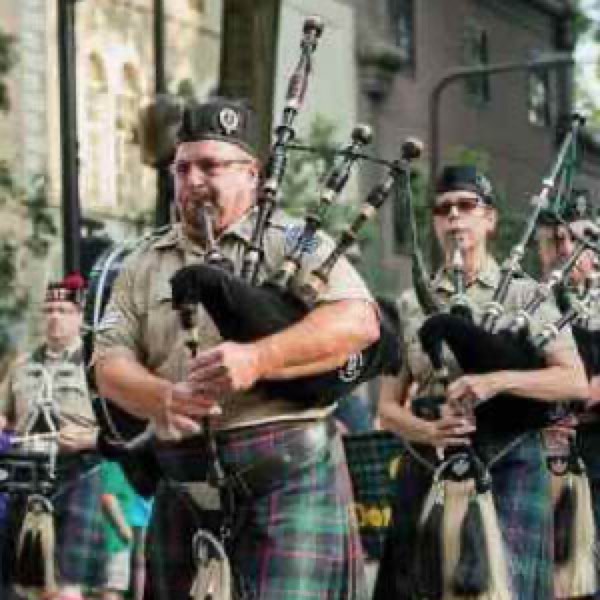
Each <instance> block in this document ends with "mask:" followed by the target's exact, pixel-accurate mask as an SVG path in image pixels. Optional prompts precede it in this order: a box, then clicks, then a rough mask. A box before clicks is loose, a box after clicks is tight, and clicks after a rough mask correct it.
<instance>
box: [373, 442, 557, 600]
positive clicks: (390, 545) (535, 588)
mask: <svg viewBox="0 0 600 600" xmlns="http://www.w3.org/2000/svg"><path fill="white" fill-rule="evenodd" d="M506 445H507V440H502V439H498V440H493V441H492V440H486V442H485V443H484V444H480V447H479V455H480V456H481V458H482V459H484V461H485V462H486V463H488V462H489V461H490V460H493V459H494V456H495V455H496V454H497V453H498V452H500V451H502V449H503V448H504V447H506ZM490 473H491V477H492V492H493V496H494V503H495V505H496V510H497V513H498V520H499V524H500V529H501V532H502V537H503V540H504V543H505V547H506V551H507V563H508V568H509V575H510V579H511V585H512V589H513V592H514V596H513V597H514V599H515V600H534V599H535V600H552V598H553V580H552V568H553V567H552V564H553V563H552V554H553V548H552V539H553V538H552V519H553V511H552V504H551V502H550V483H549V473H548V470H547V468H546V464H545V456H544V452H543V448H542V443H541V438H540V435H539V433H537V432H536V433H535V434H534V433H532V434H530V435H527V436H526V437H524V438H523V439H522V440H521V441H520V442H519V444H518V445H517V446H516V447H514V448H512V449H511V450H510V451H509V452H508V453H507V454H505V455H504V456H503V457H502V458H500V459H499V460H498V461H497V462H495V463H494V464H493V465H492V467H491V469H490ZM430 486H431V472H430V471H429V470H427V469H426V468H425V467H424V466H422V465H421V464H420V463H418V462H417V461H416V460H415V459H414V458H413V457H409V458H407V459H406V460H405V461H403V462H402V464H401V468H400V471H399V474H398V479H397V496H396V500H395V505H394V510H393V514H392V526H391V528H390V530H389V534H388V538H387V540H386V545H385V550H384V556H383V558H382V561H381V566H380V570H379V573H378V577H377V582H376V586H375V594H374V597H373V598H374V600H388V599H389V598H393V599H394V600H414V599H415V598H417V596H416V594H415V591H414V588H413V579H412V578H413V573H414V571H413V562H412V557H413V552H414V548H415V544H416V536H417V523H418V520H419V516H420V514H421V508H422V504H423V501H424V499H425V496H426V495H427V493H428V491H429V489H430ZM491 558H492V560H493V557H491Z"/></svg>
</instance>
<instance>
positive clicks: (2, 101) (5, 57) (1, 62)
mask: <svg viewBox="0 0 600 600" xmlns="http://www.w3.org/2000/svg"><path fill="white" fill-rule="evenodd" d="M16 60H17V55H16V52H15V40H14V38H13V37H12V36H11V35H8V34H6V33H4V32H3V31H0V110H1V111H7V110H8V109H9V108H10V97H9V95H8V86H7V85H6V82H5V81H4V78H5V77H6V75H8V73H9V71H10V70H11V69H12V67H13V65H14V64H15V62H16Z"/></svg>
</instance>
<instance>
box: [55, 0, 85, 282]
mask: <svg viewBox="0 0 600 600" xmlns="http://www.w3.org/2000/svg"><path fill="white" fill-rule="evenodd" d="M76 2H77V0H58V15H57V18H58V23H57V25H58V69H59V94H60V149H61V163H62V169H61V182H62V188H61V189H62V203H61V208H62V215H61V216H62V229H63V269H64V272H65V273H71V272H73V271H77V270H79V267H80V254H81V205H80V199H79V161H78V158H77V151H78V143H77V88H76V73H77V70H76V62H75V3H76Z"/></svg>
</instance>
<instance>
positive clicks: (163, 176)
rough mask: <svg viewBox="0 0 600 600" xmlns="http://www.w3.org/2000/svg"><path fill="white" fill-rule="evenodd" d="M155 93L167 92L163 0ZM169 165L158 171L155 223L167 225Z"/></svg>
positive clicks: (159, 1) (157, 25)
mask: <svg viewBox="0 0 600 600" xmlns="http://www.w3.org/2000/svg"><path fill="white" fill-rule="evenodd" d="M154 91H155V93H156V95H157V96H158V95H159V94H165V93H166V92H167V78H166V74H165V6H164V1H163V0H154ZM170 177H171V176H170V174H169V168H168V167H167V165H163V164H161V165H158V167H157V171H156V178H157V189H156V209H155V214H154V223H155V225H156V226H157V227H160V226H162V225H166V224H167V223H169V221H170V219H171V215H170V208H171V207H170V204H171V202H170V196H171V180H170Z"/></svg>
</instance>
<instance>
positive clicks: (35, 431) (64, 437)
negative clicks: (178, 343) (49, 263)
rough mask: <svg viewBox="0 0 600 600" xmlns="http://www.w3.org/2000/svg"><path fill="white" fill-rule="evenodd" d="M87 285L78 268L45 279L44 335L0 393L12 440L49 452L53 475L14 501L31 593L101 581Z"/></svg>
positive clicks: (17, 574) (19, 576)
mask: <svg viewBox="0 0 600 600" xmlns="http://www.w3.org/2000/svg"><path fill="white" fill-rule="evenodd" d="M84 292H85V282H84V281H83V279H82V277H81V276H80V275H79V274H73V275H70V276H68V277H66V278H65V279H64V280H62V281H59V282H56V283H50V284H49V285H48V287H47V290H46V295H45V299H44V303H43V308H42V311H43V317H44V328H45V329H44V333H45V340H44V343H43V344H42V345H41V346H39V347H38V348H36V349H35V350H34V351H33V352H31V353H30V354H28V355H27V356H26V357H25V358H24V359H23V360H21V361H19V362H18V363H17V364H16V365H15V367H14V368H13V369H12V371H11V372H10V375H9V377H8V379H7V381H6V382H5V385H4V386H3V390H2V393H1V394H0V415H1V419H2V425H3V429H5V430H6V431H5V433H4V435H5V436H8V441H9V442H10V443H11V445H13V446H14V447H15V448H17V449H18V450H19V451H20V454H21V455H22V457H23V458H24V459H25V458H27V456H28V455H31V454H36V455H38V456H40V455H42V456H43V455H45V456H47V461H48V464H50V465H52V471H53V472H54V473H55V476H56V480H55V482H54V485H53V486H52V489H49V490H42V491H41V493H34V494H29V495H25V496H24V497H21V496H18V495H17V496H14V497H13V499H12V501H11V505H10V515H11V520H12V521H13V523H12V525H13V526H14V528H15V529H14V536H13V540H14V544H13V548H12V550H13V551H16V556H15V555H12V556H11V557H10V560H11V561H12V562H11V571H12V573H11V575H12V580H13V582H14V583H16V584H17V586H18V588H19V589H20V590H24V591H26V592H27V593H28V597H29V594H31V595H32V597H40V598H41V597H43V598H50V597H52V598H61V599H63V600H67V599H69V600H75V599H76V598H83V594H84V593H85V592H84V590H85V589H86V588H92V587H96V586H98V585H100V584H101V583H102V573H103V567H102V558H103V557H102V553H101V552H99V549H101V548H102V535H101V531H102V528H101V509H100V493H101V488H100V472H99V470H98V469H97V468H95V466H96V462H95V461H94V459H93V458H92V457H91V452H90V451H91V450H93V449H94V447H95V443H96V436H97V427H96V419H95V417H94V413H93V411H92V405H91V400H90V396H89V393H88V389H87V382H86V378H85V371H84V365H83V358H82V349H81V339H80V337H79V334H80V328H81V323H82V304H83V296H84ZM1 459H2V456H0V460H1ZM5 467H6V465H5V464H4V463H2V468H3V469H4V468H5ZM6 468H7V467H6ZM9 472H10V471H9ZM3 483H6V482H5V481H3ZM33 483H34V482H32V484H33Z"/></svg>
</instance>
